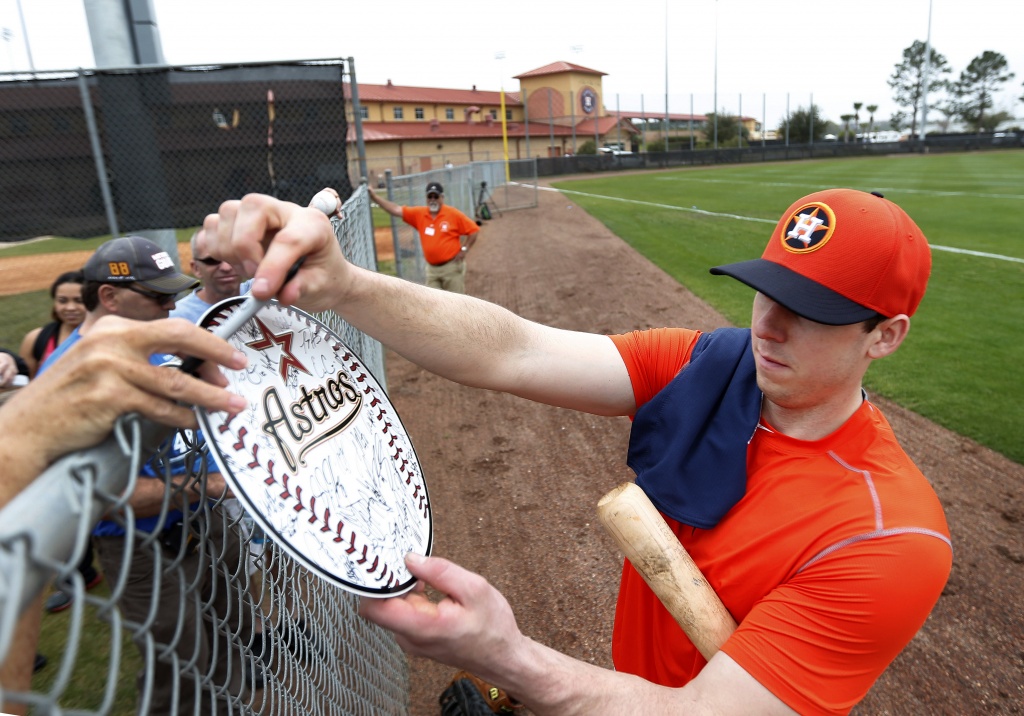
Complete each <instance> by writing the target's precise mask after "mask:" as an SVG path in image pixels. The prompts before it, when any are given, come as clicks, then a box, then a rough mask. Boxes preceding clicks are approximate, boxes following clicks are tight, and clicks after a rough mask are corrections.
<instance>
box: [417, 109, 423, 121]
mask: <svg viewBox="0 0 1024 716" xmlns="http://www.w3.org/2000/svg"><path fill="white" fill-rule="evenodd" d="M416 119H423V108H422V107H417V108H416Z"/></svg>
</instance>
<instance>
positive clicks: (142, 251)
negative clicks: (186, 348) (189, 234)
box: [82, 236, 200, 296]
mask: <svg viewBox="0 0 1024 716" xmlns="http://www.w3.org/2000/svg"><path fill="white" fill-rule="evenodd" d="M82 272H83V273H84V274H85V280H86V281H98V282H100V283H137V284H139V285H140V286H144V287H145V288H148V289H150V290H151V291H156V292H157V293H164V294H167V295H168V296H174V295H176V294H179V293H181V292H182V291H185V290H187V289H190V288H195V287H196V286H198V285H199V284H200V281H199V279H197V278H192V277H191V276H187V275H185V274H183V273H181V272H180V271H178V269H176V268H175V267H174V261H173V260H171V257H170V256H169V255H168V254H167V252H166V251H164V250H163V249H162V248H160V247H159V246H157V245H156V244H154V243H153V242H152V241H150V240H149V239H144V238H142V237H141V236H122V237H121V238H119V239H111V240H110V241H108V242H106V243H105V244H103V245H101V246H100V247H99V248H98V249H96V253H94V254H93V255H92V256H90V257H89V260H88V261H86V262H85V267H84V268H83V269H82Z"/></svg>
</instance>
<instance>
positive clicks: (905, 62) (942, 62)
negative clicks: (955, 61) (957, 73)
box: [888, 40, 950, 135]
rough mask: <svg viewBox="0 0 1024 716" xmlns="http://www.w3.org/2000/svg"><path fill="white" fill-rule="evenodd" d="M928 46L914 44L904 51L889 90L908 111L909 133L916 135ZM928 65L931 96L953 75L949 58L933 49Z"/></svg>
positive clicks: (890, 80) (919, 43) (893, 74)
mask: <svg viewBox="0 0 1024 716" xmlns="http://www.w3.org/2000/svg"><path fill="white" fill-rule="evenodd" d="M925 49H926V45H925V43H923V42H921V41H920V40H914V44H912V45H911V46H910V47H908V48H906V49H904V50H903V59H902V60H901V61H900V62H899V63H898V64H896V65H895V67H894V69H893V73H892V76H891V77H889V80H888V81H889V87H891V88H892V90H893V95H892V98H893V100H894V101H895V102H896V105H897V106H898V107H902V108H906V109H908V110H909V112H906V113H904V117H906V116H907V115H909V116H910V133H911V135H916V134H917V108H918V106H919V105H920V104H921V93H922V91H923V90H924V65H925V62H924V60H925V54H926V53H925ZM927 54H928V58H929V62H928V88H927V90H928V94H931V93H932V92H936V91H938V90H940V89H942V87H943V86H945V82H946V80H945V78H944V77H943V75H948V74H949V72H950V67H949V63H948V62H947V61H946V58H945V57H944V56H943V55H942V54H940V53H938V52H936V51H935V48H934V47H933V48H931V51H930V52H928V53H927Z"/></svg>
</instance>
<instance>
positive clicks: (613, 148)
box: [597, 144, 633, 155]
mask: <svg viewBox="0 0 1024 716" xmlns="http://www.w3.org/2000/svg"><path fill="white" fill-rule="evenodd" d="M597 151H599V152H601V154H616V155H617V154H632V153H633V152H631V151H629V150H628V149H626V148H625V147H624V146H623V145H621V144H606V145H604V146H603V147H601V148H600V149H598V150H597Z"/></svg>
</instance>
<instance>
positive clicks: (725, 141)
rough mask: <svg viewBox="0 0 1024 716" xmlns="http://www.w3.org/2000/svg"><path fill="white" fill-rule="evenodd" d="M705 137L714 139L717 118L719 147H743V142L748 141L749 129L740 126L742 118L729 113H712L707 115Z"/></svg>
mask: <svg viewBox="0 0 1024 716" xmlns="http://www.w3.org/2000/svg"><path fill="white" fill-rule="evenodd" d="M705 117H706V119H705V122H704V136H706V137H712V136H714V133H715V118H716V117H717V118H718V146H720V147H741V146H743V143H742V141H741V140H746V139H747V135H748V134H749V132H747V128H746V127H745V126H743V125H741V124H740V118H739V117H737V116H736V115H734V114H729V113H728V112H725V111H722V112H717V113H716V112H710V113H708V114H707V115H705Z"/></svg>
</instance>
